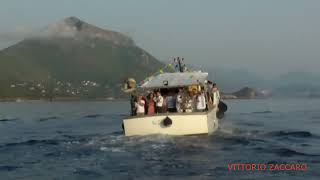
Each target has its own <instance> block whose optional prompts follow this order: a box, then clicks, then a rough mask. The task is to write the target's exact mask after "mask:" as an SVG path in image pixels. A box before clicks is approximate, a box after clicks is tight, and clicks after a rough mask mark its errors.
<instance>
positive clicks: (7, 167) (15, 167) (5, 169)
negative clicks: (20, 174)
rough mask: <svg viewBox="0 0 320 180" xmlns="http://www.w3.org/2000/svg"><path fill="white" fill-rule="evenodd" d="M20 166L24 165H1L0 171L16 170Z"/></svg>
mask: <svg viewBox="0 0 320 180" xmlns="http://www.w3.org/2000/svg"><path fill="white" fill-rule="evenodd" d="M20 168H22V166H8V165H7V166H0V171H14V170H16V169H20Z"/></svg>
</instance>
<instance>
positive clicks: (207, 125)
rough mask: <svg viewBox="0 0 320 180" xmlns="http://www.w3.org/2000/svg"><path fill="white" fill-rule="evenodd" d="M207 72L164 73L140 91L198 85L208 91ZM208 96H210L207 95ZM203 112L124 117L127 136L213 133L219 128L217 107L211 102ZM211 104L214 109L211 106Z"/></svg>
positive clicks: (152, 79)
mask: <svg viewBox="0 0 320 180" xmlns="http://www.w3.org/2000/svg"><path fill="white" fill-rule="evenodd" d="M207 78H208V73H204V72H175V73H162V74H158V75H156V76H154V77H151V78H148V79H147V80H146V81H145V82H144V83H143V84H142V85H140V86H139V87H138V88H137V90H138V91H140V92H141V91H144V92H145V91H153V90H160V91H161V90H164V89H167V90H168V89H175V88H176V89H177V88H190V87H192V86H193V87H198V88H199V89H200V88H201V89H203V90H205V91H207V90H208V84H207V82H208V81H207ZM206 99H208V98H207V97H206ZM206 103H207V108H206V110H205V111H204V112H180V113H177V112H176V113H170V112H166V113H160V114H154V115H143V116H130V117H127V118H125V119H124V120H123V130H124V133H125V135H126V136H137V135H138V136H141V135H151V134H166V135H196V134H211V133H213V132H215V131H216V130H217V129H218V126H219V122H218V121H219V120H218V118H217V116H216V114H217V113H216V112H217V108H212V106H209V105H208V101H206ZM209 107H211V108H209Z"/></svg>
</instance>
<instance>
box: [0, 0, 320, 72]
mask: <svg viewBox="0 0 320 180" xmlns="http://www.w3.org/2000/svg"><path fill="white" fill-rule="evenodd" d="M69 16H76V17H78V18H80V19H82V20H84V21H86V22H88V23H90V24H93V25H96V26H99V27H102V28H105V29H110V30H115V31H119V32H122V33H124V34H126V35H129V36H131V37H132V38H133V39H134V40H135V42H136V44H137V45H139V46H140V47H142V48H143V49H145V50H147V51H148V52H150V53H151V54H152V55H154V56H155V57H156V58H158V59H159V60H162V61H164V62H167V61H168V59H169V58H170V57H172V56H183V57H185V59H186V61H187V62H188V63H190V64H195V65H196V66H199V67H215V68H220V67H221V68H227V69H244V70H248V71H251V72H255V73H258V74H260V75H263V76H265V77H267V76H275V75H279V74H283V73H286V72H289V71H304V72H313V73H316V72H318V71H319V70H318V69H319V68H320V1H319V0H264V1H263V0H220V1H215V0H198V1H195V0H90V1H88V0H54V1H53V0H24V1H22V0H1V6H0V48H5V47H7V46H9V45H11V44H13V43H16V42H18V41H19V40H21V39H23V37H25V36H28V34H29V33H30V32H31V31H34V30H36V29H40V28H43V27H45V26H47V25H48V24H51V23H54V22H57V21H59V20H61V19H64V18H65V17H69Z"/></svg>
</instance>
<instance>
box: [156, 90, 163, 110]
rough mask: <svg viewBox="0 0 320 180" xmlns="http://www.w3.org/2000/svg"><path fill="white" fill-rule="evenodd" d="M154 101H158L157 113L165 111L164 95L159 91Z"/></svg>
mask: <svg viewBox="0 0 320 180" xmlns="http://www.w3.org/2000/svg"><path fill="white" fill-rule="evenodd" d="M154 102H156V113H163V108H162V107H163V97H162V96H161V93H160V92H159V91H158V92H157V94H156V97H154Z"/></svg>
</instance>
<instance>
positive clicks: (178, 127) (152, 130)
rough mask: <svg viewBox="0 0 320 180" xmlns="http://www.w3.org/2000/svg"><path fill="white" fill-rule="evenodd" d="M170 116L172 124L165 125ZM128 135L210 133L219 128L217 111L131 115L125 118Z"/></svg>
mask: <svg viewBox="0 0 320 180" xmlns="http://www.w3.org/2000/svg"><path fill="white" fill-rule="evenodd" d="M166 117H169V118H170V119H171V121H172V124H171V125H170V126H165V125H164V124H163V120H164V119H165V118H166ZM123 125H124V132H125V135H126V136H135V135H150V134H167V135H193V134H210V133H213V132H214V131H216V130H217V129H218V119H217V117H216V111H215V110H211V111H209V112H194V113H169V114H159V115H154V116H140V117H137V116H136V117H130V118H127V119H124V120H123Z"/></svg>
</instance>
